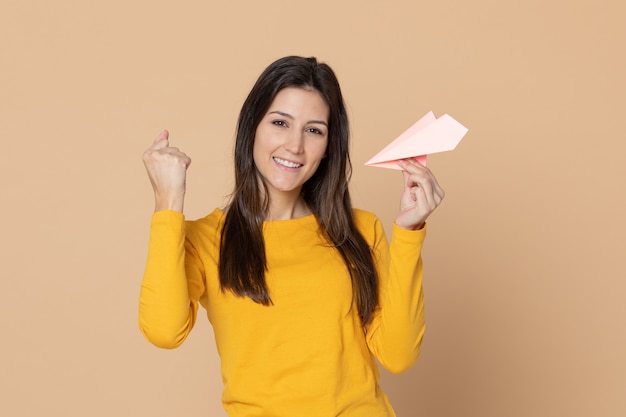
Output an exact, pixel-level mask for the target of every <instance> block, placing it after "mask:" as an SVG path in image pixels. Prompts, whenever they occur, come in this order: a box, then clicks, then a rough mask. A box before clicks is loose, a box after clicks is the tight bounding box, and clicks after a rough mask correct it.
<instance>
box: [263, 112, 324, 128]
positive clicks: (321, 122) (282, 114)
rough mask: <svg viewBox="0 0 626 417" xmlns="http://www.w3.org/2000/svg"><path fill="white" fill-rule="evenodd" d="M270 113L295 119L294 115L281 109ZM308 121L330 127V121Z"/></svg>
mask: <svg viewBox="0 0 626 417" xmlns="http://www.w3.org/2000/svg"><path fill="white" fill-rule="evenodd" d="M268 114H278V115H280V116H283V117H286V118H288V119H291V120H293V119H294V117H293V116H292V115H290V114H289V113H285V112H282V111H279V110H274V111H271V112H269V113H268ZM308 123H317V124H320V125H324V126H326V127H328V123H326V122H325V121H323V120H309V121H308Z"/></svg>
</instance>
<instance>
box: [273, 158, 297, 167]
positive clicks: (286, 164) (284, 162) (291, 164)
mask: <svg viewBox="0 0 626 417" xmlns="http://www.w3.org/2000/svg"><path fill="white" fill-rule="evenodd" d="M273 159H274V162H276V163H277V164H279V165H282V166H284V167H287V168H300V167H301V166H302V164H296V163H295V162H290V161H287V160H286V159H280V158H277V157H275V156H274V157H273Z"/></svg>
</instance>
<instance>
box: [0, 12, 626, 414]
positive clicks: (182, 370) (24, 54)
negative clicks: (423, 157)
mask: <svg viewBox="0 0 626 417" xmlns="http://www.w3.org/2000/svg"><path fill="white" fill-rule="evenodd" d="M624 16H626V10H625V6H624V2H622V1H618V0H613V1H611V0H593V1H592V0H567V1H566V0H551V1H546V0H541V1H540V0H526V1H516V0H515V1H514V0H498V1H496V0H475V1H464V0H440V1H409V0H404V1H389V2H383V1H363V0H361V1H355V0H344V1H341V0H338V1H337V0H334V1H330V0H317V1H315V2H298V1H276V0H268V1H264V2H257V1H247V2H246V1H232V2H213V1H199V0H197V1H185V0H181V1H177V2H173V1H163V0H151V1H147V0H134V1H126V0H125V1H121V0H108V1H87V0H84V1H79V0H74V1H70V0H59V1H44V0H40V1H34V0H19V1H18V0H2V2H1V3H0V134H1V137H2V139H1V141H2V144H1V145H0V150H1V153H0V155H1V156H0V160H1V162H0V169H1V172H0V190H1V193H2V197H1V201H2V204H1V210H2V211H1V213H2V215H1V216H0V235H1V239H0V245H1V246H0V268H1V269H0V273H1V277H0V278H1V279H0V337H1V345H0V351H1V355H0V415H2V416H7V417H31V416H38V415H46V416H55V417H56V416H59V417H78V416H81V417H82V416H94V417H99V416H117V417H126V416H128V417H130V416H152V417H161V416H162V417H165V416H167V417H170V416H223V415H224V412H223V411H222V407H221V402H220V397H221V390H222V382H221V378H220V373H219V359H218V357H217V354H216V351H215V346H214V342H213V335H212V331H211V327H210V324H209V323H208V320H207V319H206V316H204V315H201V316H200V318H199V320H198V323H197V325H196V328H195V329H194V332H193V333H192V334H191V336H190V338H189V339H188V340H187V341H186V343H185V344H184V345H183V346H182V347H180V348H179V349H177V350H173V351H166V350H160V349H157V348H155V347H153V346H151V345H150V344H149V343H148V342H146V341H145V340H144V339H143V337H142V336H141V335H140V333H139V331H138V328H137V297H138V294H139V284H140V280H141V276H142V271H143V267H144V263H145V257H146V249H147V239H148V227H149V221H150V215H151V213H152V210H153V201H152V194H151V188H150V184H149V182H148V179H147V177H146V175H145V173H144V168H143V165H142V162H141V154H142V152H143V151H144V149H145V148H147V147H148V146H149V145H150V143H151V142H152V140H153V139H154V138H155V137H156V135H157V134H158V133H159V132H160V131H161V130H162V129H165V128H167V129H169V131H170V133H171V136H170V137H171V143H172V145H173V146H178V147H180V148H181V149H182V150H184V151H185V152H186V153H187V154H189V155H190V156H191V158H192V159H193V163H192V165H191V167H190V170H189V181H188V189H189V191H188V194H187V203H186V207H185V212H186V216H187V217H188V218H198V217H201V216H204V215H205V214H207V213H208V212H209V211H211V210H212V209H213V208H214V207H216V206H221V205H223V204H224V203H225V201H226V199H227V196H228V193H229V192H230V191H231V186H232V180H231V178H232V165H231V159H232V146H233V137H234V127H235V121H236V118H237V115H238V111H239V108H240V106H241V104H242V102H243V100H244V98H245V96H246V94H247V93H248V91H249V89H250V88H251V86H252V84H253V83H254V81H255V80H256V77H257V76H258V75H259V74H260V72H261V71H262V70H263V69H264V68H265V67H266V66H267V65H268V64H269V63H270V62H272V61H273V60H275V59H276V58H278V57H281V56H284V55H290V54H297V55H305V56H311V55H313V56H317V57H318V58H319V59H320V60H322V61H324V62H327V63H329V64H330V65H331V66H332V67H333V68H334V69H335V71H336V73H337V75H338V77H339V79H340V82H341V83H342V87H343V90H344V95H345V99H346V101H347V105H348V109H349V115H350V119H351V123H352V133H353V134H352V139H353V142H352V145H351V149H352V161H353V164H354V174H353V180H352V183H351V184H352V193H353V199H354V202H355V205H356V206H358V207H361V208H363V209H367V210H370V211H373V212H375V213H377V214H378V215H379V217H380V218H381V219H382V220H383V222H384V224H385V226H386V228H387V230H389V227H390V225H391V222H392V221H393V218H394V216H395V213H396V210H397V207H398V199H399V195H400V191H401V188H402V180H401V175H400V174H399V173H398V172H397V171H390V170H385V169H379V168H371V167H365V166H364V165H363V164H364V162H365V161H367V160H368V159H369V158H370V157H371V156H372V155H374V154H375V153H376V152H378V150H380V149H381V148H382V147H383V146H385V145H386V144H387V143H388V142H389V141H391V140H392V139H394V138H395V137H396V136H397V135H398V134H400V133H401V132H402V131H404V130H405V129H406V128H408V127H409V126H410V125H411V124H412V123H413V122H415V121H416V120H417V119H418V118H420V117H421V116H422V115H424V114H425V113H426V112H428V111H430V110H433V111H434V112H435V113H436V114H443V113H448V114H450V115H452V116H453V117H454V118H456V119H457V120H459V121H460V122H461V123H463V124H464V125H465V126H467V127H468V128H469V133H468V134H467V136H466V137H465V139H464V140H463V141H462V142H461V143H460V145H459V146H458V148H457V149H456V150H455V151H453V152H448V153H442V154H437V155H433V156H432V157H430V158H429V162H428V163H429V166H430V167H431V169H432V170H433V171H434V172H435V174H436V175H437V177H438V179H439V181H440V183H441V184H442V186H443V187H444V188H445V190H446V192H447V196H446V200H445V202H444V203H443V205H442V206H441V207H440V208H439V209H438V210H437V212H436V213H435V214H433V216H432V217H431V219H430V221H429V236H428V239H427V243H426V247H425V250H424V253H423V256H424V260H425V265H426V266H425V267H426V278H425V284H424V286H425V292H426V302H427V307H426V308H427V311H426V318H427V323H428V324H427V327H428V329H427V332H426V337H425V340H424V344H423V351H422V355H421V357H420V359H419V361H418V363H417V364H416V365H415V366H414V367H413V368H412V369H411V370H409V371H408V372H406V373H404V374H401V375H391V374H388V373H386V372H384V373H383V378H382V385H383V389H384V390H385V391H386V392H387V393H388V395H389V397H390V399H391V401H392V403H393V405H394V407H395V408H396V411H397V414H398V415H399V416H424V417H452V416H465V417H502V416H507V417H522V416H524V417H526V416H533V417H544V416H545V417H553V416H569V417H583V416H585V417H586V416H601V417H618V416H624V415H626V395H624V392H626V355H625V352H626V325H625V324H626V303H625V302H624V294H625V292H626V272H625V267H624V260H625V259H626V256H625V255H626V244H625V243H624V236H625V234H626V227H625V226H626V222H625V219H624V213H626V187H625V186H624V181H625V180H626V169H625V163H626V158H625V154H626V135H625V134H624V120H626V119H625V116H624V114H625V111H626V106H625V95H626V83H625V80H624V79H625V76H624V74H626V53H625V51H626V28H625V27H624V24H623V22H624ZM320 302H323V300H320Z"/></svg>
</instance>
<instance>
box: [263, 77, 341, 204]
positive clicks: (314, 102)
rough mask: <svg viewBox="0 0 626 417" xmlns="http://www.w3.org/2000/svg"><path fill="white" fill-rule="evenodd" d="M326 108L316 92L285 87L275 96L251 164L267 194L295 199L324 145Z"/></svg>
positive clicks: (325, 138)
mask: <svg viewBox="0 0 626 417" xmlns="http://www.w3.org/2000/svg"><path fill="white" fill-rule="evenodd" d="M328 112H329V110H328V106H327V105H326V102H325V101H324V99H323V98H322V96H321V95H320V93H319V92H317V91H316V90H312V89H304V88H296V87H287V88H284V89H282V90H280V91H279V92H278V94H276V97H275V98H274V101H273V102H272V104H271V105H270V107H269V109H268V111H267V113H266V114H265V116H264V117H263V119H261V122H260V123H259V125H258V127H257V129H256V135H255V138H254V148H253V157H254V163H255V165H256V167H257V169H258V171H259V173H260V175H261V176H262V177H263V179H264V181H265V184H266V185H267V188H268V190H269V193H270V196H269V197H270V201H272V199H273V198H276V197H278V196H279V195H280V196H281V197H293V198H299V196H300V191H301V189H302V185H303V184H304V183H305V182H306V181H307V180H308V179H309V178H311V177H312V176H313V174H314V173H315V171H316V170H317V167H318V166H319V164H320V162H321V161H322V159H323V158H324V156H325V154H326V147H327V145H328Z"/></svg>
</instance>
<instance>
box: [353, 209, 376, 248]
mask: <svg viewBox="0 0 626 417" xmlns="http://www.w3.org/2000/svg"><path fill="white" fill-rule="evenodd" d="M352 214H353V216H354V224H355V225H356V227H357V229H359V232H361V234H362V235H363V237H364V238H365V239H366V240H368V241H370V240H376V239H377V238H378V237H379V235H380V234H381V233H384V232H383V227H382V223H381V221H380V219H379V218H378V216H376V215H375V214H374V213H372V212H369V211H366V210H361V209H353V210H352Z"/></svg>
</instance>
